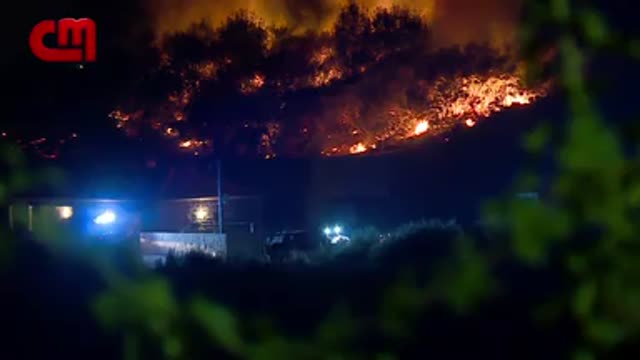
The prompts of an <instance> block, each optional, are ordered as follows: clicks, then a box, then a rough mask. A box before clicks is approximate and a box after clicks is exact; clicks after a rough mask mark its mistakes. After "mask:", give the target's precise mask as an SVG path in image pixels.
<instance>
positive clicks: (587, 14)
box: [580, 9, 610, 46]
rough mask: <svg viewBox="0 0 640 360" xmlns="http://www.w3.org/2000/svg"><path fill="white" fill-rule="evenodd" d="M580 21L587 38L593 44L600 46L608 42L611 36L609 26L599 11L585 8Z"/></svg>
mask: <svg viewBox="0 0 640 360" xmlns="http://www.w3.org/2000/svg"><path fill="white" fill-rule="evenodd" d="M580 21H581V23H582V26H583V28H584V33H585V35H586V36H587V39H588V40H589V41H591V43H592V44H593V45H596V46H600V45H603V44H605V43H606V42H607V40H608V38H609V37H610V34H609V27H608V26H607V24H606V22H605V20H604V18H603V17H602V16H601V15H600V14H599V13H598V12H596V11H595V10H593V9H587V10H584V11H583V12H582V14H581V16H580Z"/></svg>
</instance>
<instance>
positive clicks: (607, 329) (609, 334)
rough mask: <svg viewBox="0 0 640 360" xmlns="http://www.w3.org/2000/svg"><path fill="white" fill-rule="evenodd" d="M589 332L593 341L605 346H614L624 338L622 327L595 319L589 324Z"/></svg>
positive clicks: (604, 320) (608, 321)
mask: <svg viewBox="0 0 640 360" xmlns="http://www.w3.org/2000/svg"><path fill="white" fill-rule="evenodd" d="M587 332H588V335H589V337H590V338H591V339H593V340H594V341H595V342H597V343H598V344H600V345H603V346H607V347H610V346H613V345H615V344H617V343H619V342H620V341H621V340H622V339H623V338H624V331H623V329H622V327H621V326H620V325H619V324H617V323H615V322H613V321H610V320H606V319H593V320H590V321H589V322H588V323H587Z"/></svg>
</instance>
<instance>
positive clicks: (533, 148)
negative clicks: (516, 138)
mask: <svg viewBox="0 0 640 360" xmlns="http://www.w3.org/2000/svg"><path fill="white" fill-rule="evenodd" d="M550 133H551V129H550V128H549V126H547V125H543V126H538V127H537V128H535V129H534V130H533V131H531V132H530V133H529V134H527V136H526V137H525V140H524V147H525V149H526V150H527V151H529V152H531V153H534V154H538V153H540V152H541V151H542V150H543V149H544V147H545V145H546V144H547V143H548V142H549V138H550Z"/></svg>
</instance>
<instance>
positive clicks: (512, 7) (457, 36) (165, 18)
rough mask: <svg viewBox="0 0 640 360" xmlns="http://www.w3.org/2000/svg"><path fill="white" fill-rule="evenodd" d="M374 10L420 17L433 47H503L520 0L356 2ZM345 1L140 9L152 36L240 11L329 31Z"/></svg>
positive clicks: (180, 3)
mask: <svg viewBox="0 0 640 360" xmlns="http://www.w3.org/2000/svg"><path fill="white" fill-rule="evenodd" d="M356 3H358V5H360V6H362V7H365V8H369V9H374V8H377V7H382V8H391V7H393V6H400V7H405V8H410V9H412V10H414V11H416V12H418V13H419V14H420V15H421V16H423V17H424V18H425V19H426V20H427V22H428V23H429V24H430V26H431V28H432V34H433V41H432V43H433V44H435V45H436V46H443V47H444V46H450V45H466V44H469V43H488V44H491V45H492V46H493V47H495V48H500V49H503V48H505V47H507V46H511V45H513V40H514V38H513V35H514V34H515V30H516V27H517V25H518V18H519V12H520V9H521V5H522V1H521V0H360V1H356ZM345 4H347V1H345V0H215V1H212V0H153V1H152V0H147V4H146V8H147V12H148V13H149V15H150V17H151V21H152V24H153V26H154V28H155V31H156V34H157V35H158V36H162V35H166V34H170V33H173V32H177V31H184V30H186V29H188V27H189V26H190V25H191V24H193V23H197V22H200V21H202V20H205V21H207V22H209V23H210V24H211V25H212V26H213V27H216V26H219V25H220V24H222V23H223V22H224V21H225V20H226V19H227V18H228V17H229V15H232V14H234V13H236V12H238V11H241V10H248V11H249V12H251V13H253V14H255V15H256V16H257V17H258V18H259V19H261V20H262V21H264V22H265V23H266V25H275V26H286V27H289V28H291V29H294V30H296V31H299V32H304V31H309V30H311V31H317V32H320V31H326V30H330V29H331V26H332V25H333V24H334V23H335V19H336V17H337V15H338V13H339V11H340V9H341V8H343V7H344V5H345Z"/></svg>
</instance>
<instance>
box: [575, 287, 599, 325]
mask: <svg viewBox="0 0 640 360" xmlns="http://www.w3.org/2000/svg"><path fill="white" fill-rule="evenodd" d="M596 295H597V287H596V284H595V282H593V281H591V282H587V283H584V284H581V285H580V286H579V287H578V289H577V290H576V292H575V294H574V302H573V309H574V312H575V313H576V315H578V316H579V317H587V316H588V315H589V314H591V311H592V309H593V306H594V303H595V300H596Z"/></svg>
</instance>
